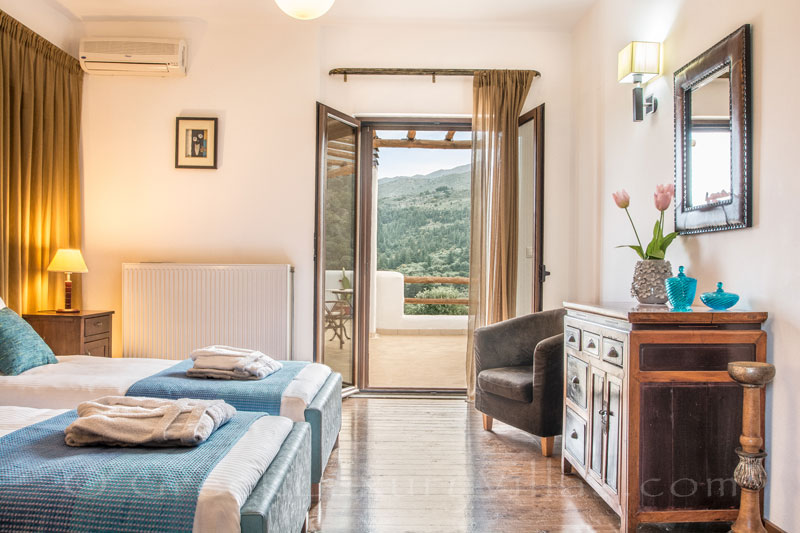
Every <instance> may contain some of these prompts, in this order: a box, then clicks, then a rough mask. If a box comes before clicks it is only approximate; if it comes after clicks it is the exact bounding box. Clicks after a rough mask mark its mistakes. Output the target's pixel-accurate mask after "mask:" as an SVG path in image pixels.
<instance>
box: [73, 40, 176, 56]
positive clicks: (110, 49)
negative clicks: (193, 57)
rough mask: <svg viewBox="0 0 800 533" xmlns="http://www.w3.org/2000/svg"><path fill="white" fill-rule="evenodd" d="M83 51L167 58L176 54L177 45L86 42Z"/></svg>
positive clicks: (133, 42)
mask: <svg viewBox="0 0 800 533" xmlns="http://www.w3.org/2000/svg"><path fill="white" fill-rule="evenodd" d="M83 51H84V52H86V53H88V54H130V55H139V56H167V55H175V54H177V53H178V44H177V43H173V42H170V43H161V42H153V41H138V42H137V41H87V42H86V44H85V46H84V47H83Z"/></svg>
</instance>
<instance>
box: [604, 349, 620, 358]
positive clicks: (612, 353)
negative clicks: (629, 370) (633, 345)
mask: <svg viewBox="0 0 800 533" xmlns="http://www.w3.org/2000/svg"><path fill="white" fill-rule="evenodd" d="M606 355H607V356H608V357H612V358H615V359H616V358H617V357H619V352H618V351H617V349H616V348H611V349H610V350H609V351H608V353H607V354H606Z"/></svg>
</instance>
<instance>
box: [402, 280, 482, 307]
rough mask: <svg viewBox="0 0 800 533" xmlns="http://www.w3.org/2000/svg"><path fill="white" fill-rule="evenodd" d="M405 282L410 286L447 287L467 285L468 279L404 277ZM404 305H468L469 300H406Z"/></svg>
mask: <svg viewBox="0 0 800 533" xmlns="http://www.w3.org/2000/svg"><path fill="white" fill-rule="evenodd" d="M405 282H406V283H411V284H429V283H442V284H448V285H469V278H462V277H442V276H406V277H405ZM405 303H407V304H443V305H469V298H406V299H405Z"/></svg>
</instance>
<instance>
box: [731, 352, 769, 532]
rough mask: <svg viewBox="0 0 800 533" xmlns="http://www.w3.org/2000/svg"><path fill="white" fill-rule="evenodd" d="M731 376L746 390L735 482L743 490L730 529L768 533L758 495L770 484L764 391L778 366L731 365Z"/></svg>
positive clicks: (752, 363)
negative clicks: (763, 428) (763, 422)
mask: <svg viewBox="0 0 800 533" xmlns="http://www.w3.org/2000/svg"><path fill="white" fill-rule="evenodd" d="M728 374H730V376H731V377H732V378H733V379H734V381H736V382H737V383H739V384H740V385H741V386H742V387H744V398H743V405H742V435H741V436H740V437H739V442H740V443H741V445H742V447H741V448H736V455H738V456H739V464H738V465H737V466H736V470H735V471H734V473H733V479H734V480H735V481H736V484H737V485H739V487H740V488H741V491H742V497H741V503H740V504H739V516H738V518H737V519H736V522H735V523H734V524H733V526H732V527H731V531H733V532H734V533H766V531H767V530H766V529H764V524H763V523H762V521H761V509H760V502H759V493H760V492H761V489H763V488H764V486H765V485H766V484H767V471H766V470H764V464H763V460H764V457H766V456H767V454H766V453H765V452H764V450H762V448H761V447H762V446H763V445H764V439H763V438H762V437H761V390H760V389H761V388H763V387H764V386H765V385H766V384H767V383H769V382H770V381H772V378H774V377H775V367H774V366H772V365H771V364H769V363H756V362H747V361H742V362H735V363H728Z"/></svg>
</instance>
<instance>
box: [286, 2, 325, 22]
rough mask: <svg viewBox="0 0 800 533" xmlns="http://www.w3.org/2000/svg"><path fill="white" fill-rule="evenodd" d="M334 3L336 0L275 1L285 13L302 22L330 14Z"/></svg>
mask: <svg viewBox="0 0 800 533" xmlns="http://www.w3.org/2000/svg"><path fill="white" fill-rule="evenodd" d="M333 2H334V0H275V3H276V4H278V7H279V8H281V10H283V12H284V13H286V14H287V15H289V16H290V17H294V18H296V19H300V20H311V19H315V18H317V17H321V16H322V15H324V14H325V13H327V12H328V10H329V9H330V8H331V6H332V5H333Z"/></svg>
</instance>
